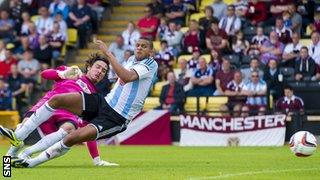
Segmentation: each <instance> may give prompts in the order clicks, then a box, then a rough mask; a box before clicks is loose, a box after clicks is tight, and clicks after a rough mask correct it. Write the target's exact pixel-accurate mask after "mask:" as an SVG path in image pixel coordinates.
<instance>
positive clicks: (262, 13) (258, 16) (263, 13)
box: [246, 0, 267, 26]
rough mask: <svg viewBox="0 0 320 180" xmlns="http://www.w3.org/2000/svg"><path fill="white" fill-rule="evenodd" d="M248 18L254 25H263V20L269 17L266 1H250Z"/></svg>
mask: <svg viewBox="0 0 320 180" xmlns="http://www.w3.org/2000/svg"><path fill="white" fill-rule="evenodd" d="M246 19H247V20H249V21H250V23H251V24H252V25H253V26H256V25H258V26H261V24H262V23H263V21H264V20H266V19H267V8H266V5H265V2H262V1H259V0H251V1H249V4H248V11H247V14H246Z"/></svg>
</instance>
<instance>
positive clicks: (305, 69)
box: [294, 47, 316, 81]
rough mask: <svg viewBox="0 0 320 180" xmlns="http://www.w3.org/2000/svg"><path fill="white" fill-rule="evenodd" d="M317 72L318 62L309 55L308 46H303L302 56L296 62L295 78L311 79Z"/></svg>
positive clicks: (297, 79)
mask: <svg viewBox="0 0 320 180" xmlns="http://www.w3.org/2000/svg"><path fill="white" fill-rule="evenodd" d="M315 72H316V63H315V62H314V60H313V59H312V58H311V57H310V56H309V55H308V48H307V47H302V48H301V50H300V57H298V58H297V59H296V63H295V69H294V74H295V80H296V81H301V80H310V79H311V77H312V76H313V75H315Z"/></svg>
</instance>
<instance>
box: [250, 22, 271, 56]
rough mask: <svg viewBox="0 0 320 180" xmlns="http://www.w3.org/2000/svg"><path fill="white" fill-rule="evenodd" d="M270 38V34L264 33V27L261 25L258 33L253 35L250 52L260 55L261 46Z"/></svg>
mask: <svg viewBox="0 0 320 180" xmlns="http://www.w3.org/2000/svg"><path fill="white" fill-rule="evenodd" d="M268 40H269V38H268V36H266V35H264V34H263V28H262V27H260V26H259V27H258V28H257V35H255V36H253V38H252V40H251V44H250V50H249V54H250V55H260V48H261V46H262V44H263V43H265V42H266V41H268Z"/></svg>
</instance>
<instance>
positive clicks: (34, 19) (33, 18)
mask: <svg viewBox="0 0 320 180" xmlns="http://www.w3.org/2000/svg"><path fill="white" fill-rule="evenodd" d="M39 17H40V15H33V16H31V21H32V22H34V23H35V22H36V20H37V19H38V18H39Z"/></svg>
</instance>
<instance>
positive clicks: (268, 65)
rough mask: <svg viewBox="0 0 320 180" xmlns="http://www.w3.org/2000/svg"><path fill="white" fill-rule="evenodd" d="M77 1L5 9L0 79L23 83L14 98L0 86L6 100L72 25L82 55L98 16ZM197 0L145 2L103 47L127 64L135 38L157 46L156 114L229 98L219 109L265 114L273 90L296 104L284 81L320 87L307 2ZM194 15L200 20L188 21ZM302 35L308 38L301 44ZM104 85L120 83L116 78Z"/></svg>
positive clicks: (318, 53)
mask: <svg viewBox="0 0 320 180" xmlns="http://www.w3.org/2000/svg"><path fill="white" fill-rule="evenodd" d="M73 3H74V2H73V1H72V0H65V1H63V0H51V1H48V0H46V1H45V0H43V1H40V0H39V1H34V0H12V1H11V3H10V6H11V8H8V9H9V10H10V11H7V10H2V11H1V14H0V15H1V19H0V25H1V26H0V37H1V38H2V39H3V40H2V41H1V43H0V63H1V65H0V76H2V77H3V78H5V79H7V80H6V81H7V82H8V81H9V79H11V81H17V82H20V85H18V83H11V84H13V85H11V84H10V83H9V84H10V86H9V88H8V89H9V90H8V91H11V93H10V92H7V91H6V90H5V88H7V87H8V86H1V84H0V89H1V92H3V93H2V94H8V95H9V96H10V94H11V95H13V96H17V95H19V94H23V93H24V91H25V89H28V88H30V87H32V84H33V83H34V81H36V77H37V76H36V74H37V73H38V72H39V70H41V69H44V68H47V67H49V66H51V62H52V61H51V60H50V59H59V56H60V53H61V48H62V46H63V44H64V42H65V40H66V39H67V38H68V37H66V35H67V33H66V30H67V28H68V27H74V28H77V29H78V33H79V40H80V42H79V47H80V48H83V47H85V46H86V39H88V37H89V36H88V35H89V33H96V32H97V23H96V22H98V21H99V20H101V18H102V12H103V7H102V6H100V5H99V1H95V0H86V1H85V0H77V2H76V4H73ZM197 3H198V1H196V0H151V2H150V3H149V4H147V5H146V6H145V8H144V16H143V17H141V18H140V19H139V20H138V22H128V26H127V28H126V30H124V31H123V32H122V34H119V35H118V36H117V37H116V40H115V41H114V42H113V43H112V44H111V45H110V47H109V50H110V51H111V52H112V53H113V54H114V55H115V56H116V57H117V59H118V60H119V62H120V63H121V64H123V65H125V63H126V60H128V58H129V57H130V56H131V55H132V54H133V50H134V48H135V43H136V41H137V40H138V39H139V37H148V38H150V39H152V40H154V41H159V42H160V49H159V50H158V51H157V52H155V54H154V58H155V59H156V61H157V62H158V64H159V72H158V81H166V80H168V82H169V83H168V85H166V86H164V87H163V91H162V92H161V96H160V103H161V107H160V108H163V109H169V110H170V111H177V110H179V111H183V104H184V103H185V97H186V96H220V95H225V96H229V97H230V98H229V102H228V104H227V105H224V106H222V107H221V108H220V109H221V110H222V111H226V112H227V111H229V110H234V112H235V114H236V113H238V114H239V115H240V114H244V113H245V112H246V111H248V110H257V111H259V113H263V112H264V111H265V110H266V106H267V94H268V92H270V94H272V95H273V96H274V99H275V100H279V102H278V103H277V104H279V105H278V106H277V107H279V109H281V110H284V109H283V108H282V107H286V108H287V106H281V105H280V104H281V103H282V101H283V102H284V103H286V102H287V103H290V102H291V101H290V99H292V102H293V101H294V100H297V99H298V100H301V99H299V98H297V97H295V96H293V95H292V93H291V96H288V97H287V98H283V97H282V94H283V92H282V89H283V87H284V85H285V84H286V82H288V81H293V80H295V81H319V80H320V68H319V66H320V43H319V40H320V35H319V32H320V13H318V11H317V10H318V6H317V4H316V3H315V2H314V1H313V0H309V1H305V0H266V1H258V0H235V2H234V3H233V4H229V5H227V4H226V3H224V1H223V0H213V1H212V4H211V5H209V6H206V7H205V8H204V9H200V8H199V6H198V4H197ZM200 3H201V1H200ZM35 7H36V8H35ZM36 10H38V12H37V11H36ZM192 13H203V17H202V18H200V19H190V20H189V19H188V18H187V17H190V14H192ZM36 14H39V15H40V17H39V18H38V19H37V20H36V21H35V22H33V21H32V20H31V18H30V17H32V16H33V15H36ZM308 28H309V29H310V30H311V31H312V33H311V34H310V35H309V36H310V37H308V36H306V32H307V29H308ZM301 37H302V38H304V39H305V38H308V39H310V38H311V40H310V41H309V42H307V44H305V43H302V42H300V39H301ZM182 55H184V56H182ZM185 55H189V56H185ZM18 61H19V62H18ZM15 64H17V65H15ZM4 67H5V68H4ZM10 69H11V71H10ZM12 69H15V70H12ZM13 71H16V72H15V73H14V72H13ZM108 78H109V80H110V81H111V82H112V81H114V80H116V77H115V74H114V73H112V71H111V73H110V74H109V77H108ZM15 79H16V80H15ZM0 83H1V82H0ZM2 89H4V90H2ZM289 90H292V88H290V87H289ZM287 94H290V93H287ZM19 99H22V98H19ZM280 101H281V102H280ZM296 104H299V103H296ZM300 105H302V106H303V102H302V103H300ZM290 107H291V106H290ZM292 107H293V106H292ZM294 107H296V106H294ZM5 109H6V108H5ZM8 109H10V108H8ZM297 109H298V110H300V109H301V107H300V106H299V107H298V106H297ZM285 110H286V109H285Z"/></svg>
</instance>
